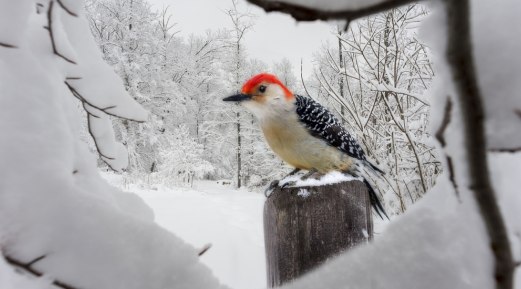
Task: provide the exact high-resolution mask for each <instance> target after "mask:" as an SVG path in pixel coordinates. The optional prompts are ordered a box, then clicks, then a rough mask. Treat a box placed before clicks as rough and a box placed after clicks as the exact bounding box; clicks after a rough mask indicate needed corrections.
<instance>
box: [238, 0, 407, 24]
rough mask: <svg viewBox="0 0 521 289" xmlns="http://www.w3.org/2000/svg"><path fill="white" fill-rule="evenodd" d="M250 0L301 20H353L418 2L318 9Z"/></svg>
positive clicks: (398, 0)
mask: <svg viewBox="0 0 521 289" xmlns="http://www.w3.org/2000/svg"><path fill="white" fill-rule="evenodd" d="M248 2H250V3H252V4H255V5H257V6H259V7H262V8H263V9H264V10H265V11H266V12H273V11H276V12H282V13H286V14H289V15H291V16H292V17H293V18H295V19H296V20H299V21H313V20H328V19H345V20H348V21H352V20H354V19H358V18H360V17H364V16H368V15H371V14H375V13H378V12H382V11H386V10H389V9H392V8H396V7H399V6H402V5H405V4H409V3H413V2H417V1H416V0H385V1H379V2H378V3H376V4H374V5H372V6H366V7H363V8H359V9H346V10H334V9H332V10H318V9H313V8H309V7H305V6H303V5H299V4H294V3H287V2H284V1H271V0H248Z"/></svg>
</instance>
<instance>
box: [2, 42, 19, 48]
mask: <svg viewBox="0 0 521 289" xmlns="http://www.w3.org/2000/svg"><path fill="white" fill-rule="evenodd" d="M0 47H5V48H18V47H16V46H15V45H12V44H8V43H5V42H0Z"/></svg>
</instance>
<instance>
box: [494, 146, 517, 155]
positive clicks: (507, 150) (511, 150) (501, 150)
mask: <svg viewBox="0 0 521 289" xmlns="http://www.w3.org/2000/svg"><path fill="white" fill-rule="evenodd" d="M488 151H489V152H493V153H512V154H513V153H518V152H521V147H515V148H490V149H488Z"/></svg>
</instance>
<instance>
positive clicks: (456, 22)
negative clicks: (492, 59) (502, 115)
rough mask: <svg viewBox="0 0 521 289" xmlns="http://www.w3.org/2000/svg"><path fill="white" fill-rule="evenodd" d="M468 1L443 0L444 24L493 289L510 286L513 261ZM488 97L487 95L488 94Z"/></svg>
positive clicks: (471, 188)
mask: <svg viewBox="0 0 521 289" xmlns="http://www.w3.org/2000/svg"><path fill="white" fill-rule="evenodd" d="M469 2H470V1H469V0H459V1H452V0H445V6H446V7H445V8H446V13H447V24H448V26H447V27H448V29H447V30H448V31H447V32H448V42H447V55H446V57H447V60H448V63H449V65H450V70H451V72H452V77H453V80H454V84H455V87H456V91H457V93H458V100H459V105H460V108H461V114H462V120H463V125H464V127H463V129H464V133H465V143H464V148H465V151H466V152H465V153H466V160H467V167H468V175H469V183H470V185H469V186H470V187H469V189H470V191H471V192H473V194H474V198H475V199H476V202H477V204H478V207H479V211H480V213H481V217H482V219H483V223H484V224H485V228H486V230H487V235H488V237H489V238H490V244H489V245H490V250H491V252H492V254H493V255H494V263H495V264H494V267H495V268H494V280H495V283H496V289H512V288H513V285H514V280H513V277H514V270H515V266H514V261H513V258H512V249H511V247H510V241H509V239H508V234H507V228H506V224H505V221H504V219H503V216H502V214H501V211H500V209H499V205H498V203H497V198H496V195H497V194H496V192H494V188H493V187H492V184H491V181H490V171H489V168H488V163H487V151H486V138H485V110H484V107H483V95H482V93H481V91H480V89H479V86H478V82H477V78H476V70H475V65H474V59H475V58H474V55H473V51H474V49H473V47H472V39H471V31H470V29H471V28H470V3H469ZM489 97H491V96H489Z"/></svg>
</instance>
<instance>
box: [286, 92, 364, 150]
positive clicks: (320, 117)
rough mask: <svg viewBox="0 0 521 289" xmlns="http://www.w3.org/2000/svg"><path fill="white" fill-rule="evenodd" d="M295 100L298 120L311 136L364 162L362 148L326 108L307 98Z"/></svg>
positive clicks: (299, 97) (301, 97) (300, 97)
mask: <svg viewBox="0 0 521 289" xmlns="http://www.w3.org/2000/svg"><path fill="white" fill-rule="evenodd" d="M296 100H297V114H298V116H299V119H300V121H301V122H302V123H303V124H304V126H305V127H306V128H307V129H308V130H309V132H310V133H311V135H313V136H315V137H318V138H320V139H322V140H324V141H326V142H327V143H328V144H329V145H331V146H333V147H336V148H337V149H339V150H341V151H343V152H345V153H346V154H348V155H349V156H350V157H353V158H356V159H359V160H365V154H364V150H363V149H362V147H360V145H358V143H357V142H356V140H355V139H354V138H353V137H352V136H351V135H350V134H349V133H348V132H347V130H345V129H344V127H342V125H341V123H340V122H339V121H338V119H337V118H336V117H335V116H334V115H333V114H332V113H331V112H329V110H328V109H327V108H325V107H324V106H322V105H321V104H320V103H318V102H316V101H314V100H313V99H311V98H308V97H303V96H300V95H297V96H296Z"/></svg>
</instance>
